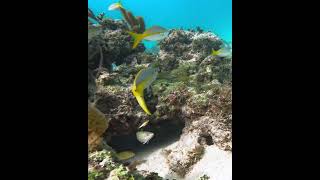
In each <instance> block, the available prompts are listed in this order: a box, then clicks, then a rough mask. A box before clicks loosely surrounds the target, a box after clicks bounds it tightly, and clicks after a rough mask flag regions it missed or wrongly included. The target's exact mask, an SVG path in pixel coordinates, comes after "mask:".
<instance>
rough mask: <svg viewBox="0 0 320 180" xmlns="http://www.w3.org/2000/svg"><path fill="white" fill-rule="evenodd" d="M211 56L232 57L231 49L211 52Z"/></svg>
mask: <svg viewBox="0 0 320 180" xmlns="http://www.w3.org/2000/svg"><path fill="white" fill-rule="evenodd" d="M211 55H212V56H219V57H231V56H232V49H231V48H229V47H223V48H221V49H219V50H217V51H216V50H212V53H211Z"/></svg>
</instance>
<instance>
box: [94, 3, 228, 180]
mask: <svg viewBox="0 0 320 180" xmlns="http://www.w3.org/2000/svg"><path fill="white" fill-rule="evenodd" d="M145 179H148V180H153V179H155V180H158V179H159V180H166V179H168V180H173V179H175V180H205V179H206V180H208V179H211V180H231V179H232V1H231V0H170V1H169V0H121V1H119V0H88V180H145Z"/></svg>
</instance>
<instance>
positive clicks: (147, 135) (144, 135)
mask: <svg viewBox="0 0 320 180" xmlns="http://www.w3.org/2000/svg"><path fill="white" fill-rule="evenodd" d="M136 136H137V139H138V141H139V142H141V143H142V144H146V143H148V142H149V141H150V140H151V139H152V138H153V136H154V133H153V132H148V131H138V132H137V133H136Z"/></svg>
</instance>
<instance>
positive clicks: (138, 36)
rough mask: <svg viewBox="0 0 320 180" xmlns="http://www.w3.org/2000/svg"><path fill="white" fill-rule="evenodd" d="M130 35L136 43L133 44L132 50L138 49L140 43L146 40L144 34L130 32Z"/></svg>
mask: <svg viewBox="0 0 320 180" xmlns="http://www.w3.org/2000/svg"><path fill="white" fill-rule="evenodd" d="M128 33H129V34H130V35H131V36H132V37H133V39H134V42H133V46H132V48H133V49H134V48H136V47H137V46H138V44H139V43H140V41H142V39H143V38H144V35H143V34H138V33H134V32H131V31H128Z"/></svg>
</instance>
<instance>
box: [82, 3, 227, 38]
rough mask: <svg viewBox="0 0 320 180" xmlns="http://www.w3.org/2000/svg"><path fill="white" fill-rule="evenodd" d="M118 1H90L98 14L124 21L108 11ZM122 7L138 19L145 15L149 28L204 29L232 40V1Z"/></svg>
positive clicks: (90, 6)
mask: <svg viewBox="0 0 320 180" xmlns="http://www.w3.org/2000/svg"><path fill="white" fill-rule="evenodd" d="M114 2H118V0H88V5H89V8H90V9H91V10H92V11H93V12H94V13H96V14H98V13H101V12H104V13H105V15H106V16H107V17H110V18H112V19H122V16H121V13H120V12H119V11H108V6H109V5H110V4H112V3H114ZM122 4H123V6H124V7H125V8H126V9H128V10H129V11H131V12H132V13H133V14H134V15H135V16H142V17H143V18H144V20H145V23H146V27H147V28H148V27H151V26H153V25H158V26H162V27H164V28H167V29H171V28H181V27H183V28H184V29H188V28H196V27H197V26H199V27H201V28H202V29H204V30H206V31H212V32H214V33H215V34H217V35H218V36H219V37H220V38H222V39H223V40H225V41H227V42H230V41H232V0H122Z"/></svg>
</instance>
